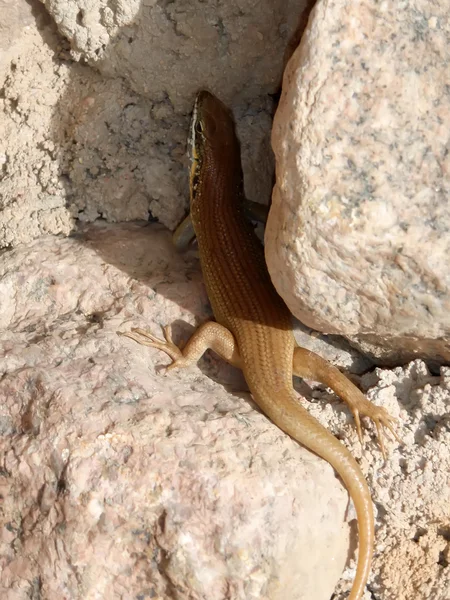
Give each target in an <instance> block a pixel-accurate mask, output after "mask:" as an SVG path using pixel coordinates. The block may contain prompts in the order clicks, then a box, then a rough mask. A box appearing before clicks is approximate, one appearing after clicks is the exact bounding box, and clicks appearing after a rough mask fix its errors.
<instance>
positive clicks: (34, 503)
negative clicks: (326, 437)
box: [0, 226, 356, 600]
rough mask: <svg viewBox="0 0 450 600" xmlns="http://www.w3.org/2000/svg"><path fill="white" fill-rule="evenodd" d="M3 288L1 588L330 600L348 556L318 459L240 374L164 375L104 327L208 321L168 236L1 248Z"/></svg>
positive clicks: (10, 598)
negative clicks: (268, 412)
mask: <svg viewBox="0 0 450 600" xmlns="http://www.w3.org/2000/svg"><path fill="white" fill-rule="evenodd" d="M0 298H1V305H2V306H1V308H2V310H1V313H0V316H1V330H0V379H1V382H0V398H1V402H0V430H1V434H2V435H1V438H0V455H1V457H2V463H1V466H2V471H1V476H0V487H1V498H2V521H1V537H0V540H1V541H0V555H1V557H2V559H1V560H2V569H1V572H0V596H1V597H2V598H4V599H5V600H17V599H19V598H21V599H22V598H25V597H31V596H32V595H33V594H34V593H35V592H34V591H33V590H34V589H35V588H36V586H38V589H39V593H40V595H41V597H42V598H45V599H46V600H53V599H55V600H56V599H58V600H59V599H60V598H61V597H62V596H64V598H66V599H67V600H91V599H92V600H93V599H95V598H116V597H119V596H120V597H121V598H124V599H126V600H128V599H130V600H131V599H135V598H140V597H142V598H143V597H149V598H161V599H164V600H169V599H171V598H173V599H175V598H176V599H177V600H182V599H184V598H185V599H187V598H194V597H195V598H198V599H208V600H221V599H223V598H224V597H225V596H226V597H229V598H233V599H235V600H238V599H240V600H251V599H255V600H257V599H260V600H263V599H266V600H276V599H280V600H281V599H284V598H291V599H292V600H313V599H317V600H328V598H329V597H330V595H331V594H332V592H333V589H334V587H335V585H336V583H337V581H338V579H339V578H340V576H341V573H342V570H343V568H344V564H345V561H346V559H347V554H348V549H349V527H348V525H347V524H346V523H345V512H346V507H347V504H348V496H347V494H346V492H345V490H344V488H343V487H342V485H341V483H340V482H339V480H338V479H337V478H336V476H335V474H334V472H333V470H332V469H331V467H329V465H327V464H326V463H325V462H324V461H322V460H320V459H319V458H318V457H316V456H313V455H312V454H310V453H309V452H307V451H306V450H305V449H303V448H301V447H299V446H298V445H297V444H296V443H294V442H293V441H292V440H291V439H290V438H288V437H287V436H286V435H284V434H283V433H282V432H281V431H280V430H278V429H277V428H276V427H275V426H273V425H272V424H271V423H270V422H269V421H268V420H267V419H266V418H265V417H264V416H263V415H262V414H260V413H259V412H258V411H257V410H255V408H254V407H253V405H252V404H251V403H250V402H249V396H248V394H247V393H245V392H243V393H242V392H240V390H242V389H244V390H245V385H244V384H243V381H242V378H241V376H240V375H239V374H238V373H237V372H236V371H235V370H232V369H231V368H224V367H223V366H222V363H221V362H220V361H219V362H218V361H217V360H215V359H212V360H211V357H209V358H207V359H206V360H203V361H201V365H200V366H201V369H202V370H204V371H206V374H202V372H201V371H200V370H199V369H198V367H193V368H191V369H188V370H184V371H182V372H180V373H178V374H177V373H172V374H170V376H167V377H163V376H162V374H161V373H157V372H155V365H158V364H161V363H164V362H167V359H166V358H165V357H164V355H162V354H161V353H160V352H158V351H155V350H150V349H149V348H146V347H144V346H139V345H138V344H136V343H135V342H133V341H131V340H129V339H126V338H121V337H118V336H117V335H116V330H117V329H121V330H129V329H130V328H131V327H132V326H133V325H135V326H136V325H140V326H144V327H151V328H152V329H153V330H154V331H156V332H157V333H158V332H159V324H162V323H167V322H171V321H173V320H175V321H176V320H177V319H181V320H182V321H183V322H185V325H184V328H185V329H186V327H189V325H188V324H189V323H190V324H192V323H194V321H196V320H197V319H198V318H201V319H203V320H204V319H205V318H206V317H207V316H208V304H207V300H206V295H205V291H204V288H203V284H202V282H201V276H200V273H199V268H198V261H197V259H196V258H195V257H190V258H189V257H187V258H181V257H179V256H177V255H175V254H174V251H173V249H172V246H171V240H170V235H169V234H168V232H167V231H164V230H163V229H162V228H160V227H157V226H150V227H137V226H129V227H127V228H122V229H120V228H117V229H116V230H111V229H108V228H103V229H102V228H100V227H97V228H93V229H92V230H91V231H90V232H89V233H88V234H87V235H83V236H78V237H77V238H73V239H57V238H51V237H47V238H43V239H41V240H39V241H36V242H34V243H33V244H31V245H30V246H29V247H21V248H19V249H16V250H13V251H11V252H9V253H7V254H4V255H3V261H2V264H1V268H0ZM174 332H175V334H176V335H177V336H178V337H179V334H180V325H179V324H178V326H176V327H175V328H174ZM185 333H186V331H185ZM208 375H209V376H208ZM213 379H216V380H218V382H215V381H214V380H213ZM219 382H220V383H219ZM223 384H226V388H228V389H229V391H226V389H225V387H224V385H223ZM344 420H345V419H344ZM353 543H354V544H355V543H356V542H355V541H354V542H353ZM36 582H38V583H36Z"/></svg>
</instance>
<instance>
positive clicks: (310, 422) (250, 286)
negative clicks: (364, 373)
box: [121, 91, 401, 600]
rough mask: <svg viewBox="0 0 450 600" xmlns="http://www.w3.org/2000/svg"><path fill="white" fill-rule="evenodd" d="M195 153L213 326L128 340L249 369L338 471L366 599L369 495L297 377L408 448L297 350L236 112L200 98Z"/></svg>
mask: <svg viewBox="0 0 450 600" xmlns="http://www.w3.org/2000/svg"><path fill="white" fill-rule="evenodd" d="M190 156H191V167H190V213H191V216H190V219H191V221H192V224H193V227H194V231H195V235H196V237H197V242H198V249H199V255H200V265H201V269H202V273H203V278H204V282H205V286H206V291H207V294H208V297H209V300H210V302H211V305H212V309H213V313H214V317H215V321H208V322H206V323H204V324H203V325H201V326H200V327H199V328H198V329H197V330H196V331H195V332H194V334H193V335H192V336H191V338H190V339H189V340H188V342H187V343H186V345H185V346H184V347H183V349H180V348H179V347H178V346H177V345H176V344H175V343H174V341H173V338H172V332H171V327H170V325H166V326H165V327H163V332H164V339H160V338H158V337H156V336H155V335H153V333H151V332H150V331H146V330H144V329H140V328H135V329H132V330H131V331H130V332H125V333H122V334H121V335H125V336H127V337H129V338H131V339H134V340H135V341H137V342H139V343H141V344H144V345H147V346H150V347H153V348H157V349H159V350H161V351H163V352H165V353H166V354H167V355H168V356H169V357H170V358H171V359H172V363H171V364H169V366H168V367H167V370H171V369H174V368H181V367H187V366H190V365H192V364H195V363H196V362H197V361H198V360H199V359H200V357H201V356H202V355H203V353H204V352H205V351H206V350H207V349H211V350H213V351H214V352H215V353H217V354H218V355H219V356H220V357H221V358H223V359H224V360H226V361H228V362H229V363H231V364H232V365H234V366H235V367H238V368H240V369H242V371H243V374H244V377H245V379H246V382H247V384H248V387H249V390H250V393H251V395H252V397H253V399H254V401H255V402H256V404H257V405H258V406H259V408H260V409H261V410H262V412H263V413H265V415H266V416H267V417H268V418H269V419H270V420H271V421H272V422H273V423H274V424H275V425H277V426H278V427H279V428H280V429H281V430H282V431H284V432H285V433H287V434H288V435H290V436H291V437H292V438H293V439H294V440H296V441H297V442H299V443H300V444H302V445H303V446H304V447H306V448H307V449H309V450H310V451H312V452H314V453H315V454H317V455H318V456H320V457H322V458H323V459H324V460H326V461H327V462H328V463H329V464H330V465H331V466H332V467H333V468H334V470H335V471H336V472H337V474H338V475H339V476H340V478H341V480H342V481H343V483H344V485H345V487H346V488H347V491H348V492H349V495H350V497H351V499H352V500H353V503H354V506H355V510H356V516H357V523H358V537H359V553H358V562H357V569H356V574H355V578H354V582H353V586H352V589H351V592H350V596H349V600H360V598H361V597H362V594H363V592H364V588H365V585H366V583H367V580H368V576H369V572H370V567H371V561H372V555H373V547H374V515H373V506H372V499H371V495H370V491H369V488H368V485H367V483H366V480H365V478H364V475H363V473H362V471H361V469H360V467H359V465H358V463H357V462H356V460H355V459H354V457H353V456H352V454H351V453H350V451H349V450H348V449H347V448H346V447H345V446H344V445H343V444H341V442H339V440H337V438H335V437H334V436H333V435H332V434H331V433H330V432H329V431H328V430H327V429H326V428H325V427H323V426H322V425H321V424H320V423H319V422H318V421H317V420H316V419H315V418H314V417H313V416H312V415H310V414H309V413H308V411H307V410H306V409H305V408H303V407H302V406H301V404H300V403H299V402H298V401H297V398H296V395H295V391H294V388H293V382H292V377H293V375H296V376H299V377H303V378H307V379H312V380H315V381H319V382H321V383H323V384H325V385H326V386H328V387H330V388H331V389H332V390H333V391H334V392H335V393H337V395H338V396H340V397H341V398H342V399H343V400H344V401H345V402H346V403H347V404H348V405H349V407H350V409H351V411H352V414H353V417H354V420H355V425H356V429H357V433H358V436H359V439H360V440H361V441H362V430H361V422H360V415H364V416H368V417H370V418H371V419H372V420H373V421H374V423H375V425H376V431H377V435H378V438H379V442H380V446H381V450H382V453H383V455H384V456H385V448H384V444H383V438H382V427H386V428H387V429H389V430H390V431H391V432H392V434H393V435H394V436H395V438H396V439H397V440H398V441H399V442H400V441H401V440H400V439H399V438H398V436H397V434H396V432H395V429H394V427H393V426H394V424H395V422H396V420H395V419H394V418H393V417H392V416H391V415H390V414H389V413H388V412H387V411H386V410H385V409H384V408H383V407H379V406H376V405H374V404H372V403H371V402H369V400H367V399H366V397H365V396H364V394H363V393H362V392H361V391H360V390H359V389H358V388H357V387H356V386H355V385H354V384H353V383H352V382H351V381H350V380H349V379H348V378H347V377H346V376H345V375H344V374H343V373H341V371H339V369H337V368H336V367H334V366H333V365H331V364H329V363H328V362H327V361H326V360H325V359H323V358H322V357H320V356H319V355H317V354H315V353H314V352H311V351H309V350H307V349H305V348H301V347H300V346H298V345H297V344H296V342H295V338H294V335H293V330H292V317H291V313H290V311H289V309H288V308H287V306H286V304H285V302H284V301H283V300H282V298H281V297H280V296H279V295H278V293H277V291H276V289H275V287H274V285H273V283H272V281H271V278H270V275H269V272H268V270H267V266H266V263H265V258H264V248H263V246H262V244H261V242H260V241H259V239H258V238H257V236H256V234H255V231H254V229H253V227H252V225H251V223H250V222H249V221H248V220H247V218H246V216H245V208H244V204H243V198H244V192H243V173H242V166H241V158H240V145H239V141H238V138H237V135H236V132H235V125H234V120H233V116H232V113H231V112H230V111H229V110H228V108H227V107H226V106H225V105H224V104H223V103H222V102H221V101H220V100H219V99H218V98H216V97H215V96H214V95H213V94H211V93H210V92H207V91H201V92H199V93H198V95H197V97H196V101H195V105H194V110H193V115H192V120H191V128H190ZM184 226H186V223H185V225H184Z"/></svg>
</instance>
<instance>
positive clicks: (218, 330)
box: [118, 321, 241, 371]
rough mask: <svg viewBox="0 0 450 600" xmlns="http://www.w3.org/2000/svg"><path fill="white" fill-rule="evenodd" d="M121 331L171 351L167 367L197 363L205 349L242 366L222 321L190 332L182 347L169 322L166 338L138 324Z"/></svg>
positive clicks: (231, 338)
mask: <svg viewBox="0 0 450 600" xmlns="http://www.w3.org/2000/svg"><path fill="white" fill-rule="evenodd" d="M118 333H119V335H122V336H124V337H129V338H130V339H132V340H135V341H136V342H138V344H143V345H144V346H150V347H151V348H157V349H158V350H162V351H163V352H165V353H166V354H168V355H169V356H170V358H171V359H172V361H173V362H172V363H171V364H170V365H169V366H168V367H167V371H170V370H171V369H176V368H181V367H188V366H190V365H193V364H195V363H196V362H197V361H198V360H199V358H200V357H201V356H202V355H203V354H204V353H205V352H206V350H213V351H214V352H215V353H216V354H218V355H219V356H220V357H221V358H223V359H224V360H226V361H227V362H228V363H230V364H231V365H233V366H234V367H237V368H239V369H240V368H241V361H240V358H239V352H238V349H237V344H236V340H235V339H234V336H233V334H232V333H231V332H230V331H229V330H228V329H227V328H226V327H223V325H220V324H219V323H215V322H213V321H208V322H207V323H204V324H203V325H201V326H200V327H199V328H198V329H197V330H196V331H195V332H194V333H193V334H192V335H191V337H190V338H189V340H188V342H187V343H186V345H185V346H184V348H183V349H181V348H179V347H178V346H177V345H176V344H175V343H174V341H173V339H172V328H171V326H170V325H166V326H165V327H163V333H164V340H161V339H160V338H158V337H156V336H155V335H153V333H151V332H150V331H146V330H144V329H139V328H136V329H132V330H131V331H129V332H125V333H120V332H118Z"/></svg>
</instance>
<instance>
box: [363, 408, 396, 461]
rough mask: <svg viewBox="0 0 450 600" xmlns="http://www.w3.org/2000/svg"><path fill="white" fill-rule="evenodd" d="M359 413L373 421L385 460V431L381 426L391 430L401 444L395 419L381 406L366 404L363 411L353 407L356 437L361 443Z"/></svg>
mask: <svg viewBox="0 0 450 600" xmlns="http://www.w3.org/2000/svg"><path fill="white" fill-rule="evenodd" d="M360 413H361V414H363V415H364V416H366V417H369V418H370V419H372V421H373V422H374V424H375V428H376V437H377V439H378V443H379V444H380V449H381V453H382V455H383V458H384V459H385V460H386V458H387V453H386V448H385V445H384V435H385V432H384V430H383V428H385V429H388V430H389V431H390V432H391V434H392V436H393V437H394V438H395V439H396V440H397V442H398V443H399V444H403V442H402V440H401V438H400V437H399V435H398V434H397V432H396V431H395V429H394V425H397V424H398V421H397V419H395V418H394V417H393V416H391V415H390V414H389V413H388V411H387V410H386V409H385V408H383V407H382V406H375V405H374V404H370V405H368V407H366V410H365V411H362V410H361V411H360V410H359V409H354V410H353V417H354V419H355V425H356V431H357V433H358V438H359V440H360V442H361V443H362V431H361V419H360Z"/></svg>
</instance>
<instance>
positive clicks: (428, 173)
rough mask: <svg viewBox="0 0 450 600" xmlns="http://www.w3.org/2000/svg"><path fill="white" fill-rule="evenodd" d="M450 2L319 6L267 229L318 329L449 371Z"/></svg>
mask: <svg viewBox="0 0 450 600" xmlns="http://www.w3.org/2000/svg"><path fill="white" fill-rule="evenodd" d="M449 48H450V22H449V13H448V5H447V3H439V2H428V1H425V0H414V1H413V2H395V3H393V2H375V1H369V0H364V1H363V2H353V1H348V0H335V1H333V2H322V1H320V0H319V1H318V2H317V5H316V7H315V9H314V10H313V13H312V15H311V17H310V22H309V25H308V28H307V31H306V32H305V35H304V37H303V40H302V43H301V45H300V47H299V48H298V49H297V50H296V52H295V54H294V56H293V57H292V59H291V61H290V63H289V65H288V68H287V69H286V71H285V75H284V83H283V94H282V97H281V101H280V105H279V108H278V111H277V113H276V117H275V121H274V127H273V133H272V142H273V147H274V151H275V155H276V173H277V183H276V186H275V189H274V193H273V207H272V211H271V214H270V218H269V223H268V227H267V230H266V259H267V262H268V266H269V271H270V272H271V275H272V279H273V281H274V283H275V285H276V287H277V289H278V291H279V293H280V294H281V295H282V296H283V298H284V299H285V300H286V302H287V304H288V306H289V308H290V309H291V311H292V312H293V313H294V314H295V315H296V316H297V317H298V318H299V319H300V320H302V321H303V322H305V323H306V324H307V325H308V326H311V327H313V328H315V329H318V330H320V331H323V332H331V333H340V334H342V335H345V336H347V337H348V338H350V339H352V340H353V342H357V343H358V344H359V345H360V346H362V347H364V348H365V349H366V350H370V351H372V352H373V353H374V354H375V356H378V357H381V358H384V359H385V360H390V361H393V362H395V361H397V360H405V358H408V357H411V356H414V355H418V356H424V357H431V358H433V359H437V360H438V361H450V340H449V337H450V269H449V262H448V257H449V255H450V192H449V190H450V155H449V135H450V134H449V131H450V88H449V82H450V50H449Z"/></svg>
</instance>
